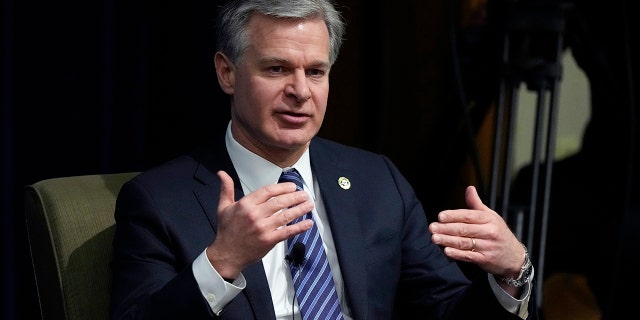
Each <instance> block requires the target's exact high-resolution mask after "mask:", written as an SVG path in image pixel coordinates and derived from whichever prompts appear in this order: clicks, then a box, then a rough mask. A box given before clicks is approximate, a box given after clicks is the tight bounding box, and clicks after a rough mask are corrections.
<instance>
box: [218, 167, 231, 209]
mask: <svg viewBox="0 0 640 320" xmlns="http://www.w3.org/2000/svg"><path fill="white" fill-rule="evenodd" d="M218 178H220V201H219V202H218V211H220V209H222V208H226V207H228V206H230V205H232V204H233V203H234V202H235V196H234V195H235V193H234V191H233V179H232V178H231V176H229V174H228V173H226V172H224V171H222V170H220V171H218Z"/></svg>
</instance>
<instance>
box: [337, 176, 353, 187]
mask: <svg viewBox="0 0 640 320" xmlns="http://www.w3.org/2000/svg"><path fill="white" fill-rule="evenodd" d="M338 185H339V186H340V188H342V189H345V190H348V189H349V188H351V181H349V179H347V178H345V177H340V178H338Z"/></svg>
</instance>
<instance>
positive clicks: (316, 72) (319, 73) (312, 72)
mask: <svg viewBox="0 0 640 320" xmlns="http://www.w3.org/2000/svg"><path fill="white" fill-rule="evenodd" d="M324 74H325V71H324V70H321V69H310V70H307V75H309V76H310V77H314V78H320V77H322V76H324Z"/></svg>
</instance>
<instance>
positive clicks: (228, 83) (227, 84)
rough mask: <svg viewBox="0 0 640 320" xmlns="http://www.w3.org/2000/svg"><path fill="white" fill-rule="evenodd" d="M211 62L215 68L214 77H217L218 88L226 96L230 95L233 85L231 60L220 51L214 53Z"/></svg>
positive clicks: (233, 71)
mask: <svg viewBox="0 0 640 320" xmlns="http://www.w3.org/2000/svg"><path fill="white" fill-rule="evenodd" d="M213 60H214V61H213V62H214V64H215V66H216V75H217V76H218V83H219V84H220V88H221V89H222V91H224V92H225V93H226V94H229V95H232V94H233V88H234V85H235V66H234V65H233V63H232V62H231V60H230V59H229V58H228V57H227V56H226V55H224V53H222V52H220V51H218V52H216V55H215V56H214V58H213Z"/></svg>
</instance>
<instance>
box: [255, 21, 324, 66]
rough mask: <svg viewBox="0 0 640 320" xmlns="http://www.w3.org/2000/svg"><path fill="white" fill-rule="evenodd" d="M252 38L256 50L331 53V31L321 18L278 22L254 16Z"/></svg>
mask: <svg viewBox="0 0 640 320" xmlns="http://www.w3.org/2000/svg"><path fill="white" fill-rule="evenodd" d="M248 31H249V34H248V36H249V38H250V39H251V41H250V43H251V44H253V46H256V47H259V48H254V49H258V50H260V48H263V49H264V48H272V49H278V48H279V49H287V48H288V49H293V50H304V51H317V52H324V53H325V54H326V55H327V56H328V54H329V30H328V29H327V26H326V24H325V22H324V20H322V19H320V18H309V19H278V18H273V17H269V16H266V15H262V14H253V15H252V17H251V18H250V20H249V28H248Z"/></svg>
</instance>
